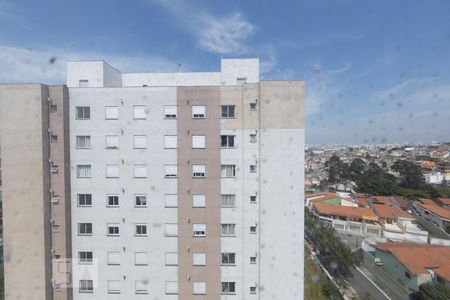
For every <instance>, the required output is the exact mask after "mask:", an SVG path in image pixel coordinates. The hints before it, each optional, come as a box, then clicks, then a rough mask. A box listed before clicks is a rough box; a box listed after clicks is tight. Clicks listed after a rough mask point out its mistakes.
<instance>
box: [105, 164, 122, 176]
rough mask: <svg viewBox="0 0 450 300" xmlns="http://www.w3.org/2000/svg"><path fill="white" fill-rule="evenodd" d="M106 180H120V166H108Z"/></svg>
mask: <svg viewBox="0 0 450 300" xmlns="http://www.w3.org/2000/svg"><path fill="white" fill-rule="evenodd" d="M106 178H119V165H106Z"/></svg>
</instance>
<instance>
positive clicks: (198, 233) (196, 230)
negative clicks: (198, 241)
mask: <svg viewBox="0 0 450 300" xmlns="http://www.w3.org/2000/svg"><path fill="white" fill-rule="evenodd" d="M192 231H193V236H195V237H202V236H206V224H193V225H192Z"/></svg>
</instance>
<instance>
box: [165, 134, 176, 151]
mask: <svg viewBox="0 0 450 300" xmlns="http://www.w3.org/2000/svg"><path fill="white" fill-rule="evenodd" d="M164 148H166V149H176V148H177V136H176V135H165V136H164Z"/></svg>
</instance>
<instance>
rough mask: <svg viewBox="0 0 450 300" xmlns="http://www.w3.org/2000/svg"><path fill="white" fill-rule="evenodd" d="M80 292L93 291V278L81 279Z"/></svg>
mask: <svg viewBox="0 0 450 300" xmlns="http://www.w3.org/2000/svg"><path fill="white" fill-rule="evenodd" d="M79 291H80V293H93V292H94V283H93V281H92V280H85V279H82V280H80V290H79Z"/></svg>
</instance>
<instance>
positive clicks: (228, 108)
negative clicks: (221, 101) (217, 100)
mask: <svg viewBox="0 0 450 300" xmlns="http://www.w3.org/2000/svg"><path fill="white" fill-rule="evenodd" d="M220 108H221V114H220V117H222V118H234V117H235V106H234V105H222V106H221V107H220Z"/></svg>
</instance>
